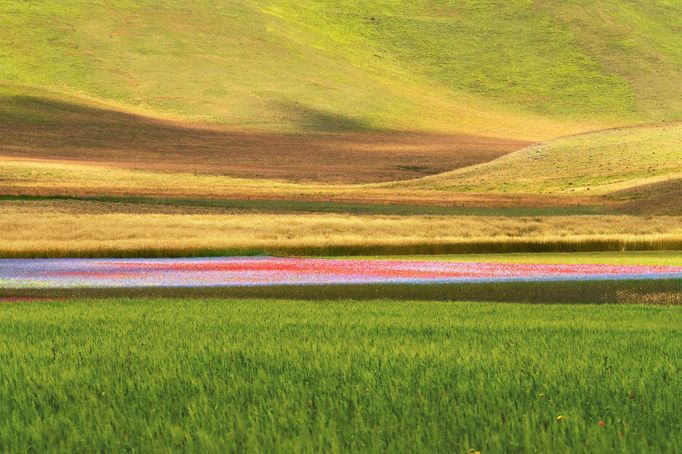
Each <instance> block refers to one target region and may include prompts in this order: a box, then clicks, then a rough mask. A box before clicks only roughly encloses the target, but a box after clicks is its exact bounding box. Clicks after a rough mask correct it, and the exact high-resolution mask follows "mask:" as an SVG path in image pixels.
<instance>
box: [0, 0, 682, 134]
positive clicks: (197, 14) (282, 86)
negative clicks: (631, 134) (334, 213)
mask: <svg viewBox="0 0 682 454" xmlns="http://www.w3.org/2000/svg"><path fill="white" fill-rule="evenodd" d="M535 3H536V4H533V3H532V2H528V1H525V0H523V1H518V0H517V1H514V2H508V1H501V0H499V1H491V0H487V1H484V0H477V1H464V2H457V3H456V4H448V5H444V4H442V3H441V2H433V1H426V0H421V1H416V2H415V1H409V2H408V1H405V0H398V1H382V2H376V1H369V0H356V1H353V2H346V1H344V2H340V1H339V2H329V1H325V2H321V1H311V2H294V1H280V2H268V1H265V0H263V1H259V0H251V1H244V0H242V1H233V2H225V3H218V4H216V3H215V2H208V1H196V2H193V3H192V4H190V5H182V6H180V5H178V4H177V3H175V2H170V1H163V0H154V1H146V2H129V1H122V0H119V1H115V2H104V1H99V2H84V1H79V0H69V1H64V2H59V3H53V4H47V3H26V2H3V3H0V15H1V16H2V17H3V20H2V21H1V23H0V35H1V36H2V37H3V39H2V40H0V54H1V55H2V56H3V59H4V61H5V64H3V65H2V67H0V80H5V81H7V82H9V83H12V84H24V85H31V86H45V87H51V88H54V89H58V90H63V91H67V92H70V93H75V92H78V93H83V94H86V95H89V96H93V97H96V98H101V99H107V100H113V101H117V102H120V103H122V104H123V105H126V106H128V107H132V108H135V109H141V110H143V111H144V110H149V111H154V112H166V113H170V114H174V115H178V116H181V117H184V118H187V117H189V118H193V119H196V120H200V121H211V122H219V123H223V124H228V125H232V126H240V127H249V128H251V127H254V128H262V129H272V130H289V131H290V130H296V131H316V130H317V131H319V130H336V131H338V130H364V129H386V128H398V129H430V130H439V131H458V132H471V133H480V134H486V135H499V136H507V137H518V138H526V139H527V138H531V139H533V138H547V137H551V136H557V135H562V134H566V133H570V132H574V131H578V130H586V129H588V128H594V127H595V126H596V125H598V124H609V123H610V124H613V123H623V122H627V123H631V122H635V121H649V120H659V119H670V118H679V116H680V114H681V112H682V110H681V109H682V100H680V99H679V97H676V96H675V93H676V87H678V86H679V85H680V83H681V82H682V80H681V79H680V78H681V77H682V76H680V72H679V68H680V61H682V59H681V58H680V52H682V39H681V38H680V36H679V33H677V32H676V29H675V26H676V25H675V23H674V17H675V16H676V15H677V17H679V14H680V8H681V6H680V4H679V2H667V3H662V2H661V3H656V4H652V2H644V1H638V2H634V3H631V4H629V5H627V6H623V5H622V2H619V1H616V0H610V1H605V2H600V3H599V5H596V4H592V3H591V2H581V4H572V5H565V4H564V3H565V2H559V1H544V2H535ZM604 14H607V15H608V18H609V19H610V20H608V21H605V20H604V17H603V15H604ZM653 87H655V88H653Z"/></svg>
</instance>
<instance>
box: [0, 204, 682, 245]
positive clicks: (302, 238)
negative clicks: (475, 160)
mask: <svg viewBox="0 0 682 454" xmlns="http://www.w3.org/2000/svg"><path fill="white" fill-rule="evenodd" d="M0 231H2V232H4V233H3V235H2V237H0V254H2V255H3V256H55V255H67V256H68V255H76V256H79V255H95V256H101V255H106V254H114V255H116V254H121V253H124V252H127V253H130V252H135V253H136V254H141V255H150V254H151V255H155V254H160V253H163V252H166V253H174V254H180V253H185V254H190V255H196V254H200V253H210V252H212V251H213V253H215V252H219V251H229V250H236V251H241V252H248V251H253V252H273V253H274V252H279V253H286V252H291V253H296V252H301V253H304V252H311V251H312V252H315V251H319V252H320V253H324V252H325V248H345V249H344V250H347V251H349V252H352V251H353V248H358V251H357V252H362V251H363V250H364V249H363V248H370V251H375V252H377V253H381V252H382V247H384V248H388V249H389V250H390V249H391V248H400V249H401V250H402V253H405V254H408V253H413V252H415V251H414V248H417V247H420V246H421V247H424V246H425V245H430V247H432V248H434V249H433V251H432V252H433V253H438V252H446V251H447V250H448V249H447V248H448V247H451V248H452V247H456V246H457V245H460V246H461V247H462V248H466V247H469V248H473V249H474V250H475V249H476V247H477V245H478V246H480V247H492V246H490V245H491V244H492V245H497V247H498V248H502V249H504V248H505V246H506V247H510V248H512V249H513V248H517V249H519V251H521V250H524V248H525V249H528V250H533V249H532V248H533V247H540V248H542V247H544V248H545V249H547V250H552V248H553V246H552V244H564V246H561V247H564V248H566V247H569V246H566V245H570V244H572V245H573V247H574V248H576V249H581V245H591V246H592V247H594V248H596V249H597V250H599V249H600V248H606V247H607V246H606V245H608V249H613V248H614V246H613V244H621V243H622V244H624V245H626V246H625V247H627V248H634V249H638V248H639V249H665V247H664V246H665V244H669V243H670V242H679V241H682V217H676V216H658V217H639V216H614V215H586V216H546V217H502V216H384V215H350V214H331V213H326V214H316V213H292V214H273V213H259V212H252V211H243V210H242V211H239V210H225V209H212V208H207V207H172V206H154V205H139V204H118V203H108V204H107V203H96V202H75V201H31V202H21V201H4V202H1V203H0ZM27 232H30V235H27ZM599 243H602V244H604V246H598V244H599ZM628 244H630V246H627V245H628ZM637 244H639V246H636V245H637ZM481 245H484V246H481ZM485 245H487V246H485ZM533 245H535V246H533ZM542 245H544V246H542ZM556 247H559V248H561V247H560V246H556ZM371 248H375V249H371ZM365 252H366V250H365ZM517 252H518V251H517Z"/></svg>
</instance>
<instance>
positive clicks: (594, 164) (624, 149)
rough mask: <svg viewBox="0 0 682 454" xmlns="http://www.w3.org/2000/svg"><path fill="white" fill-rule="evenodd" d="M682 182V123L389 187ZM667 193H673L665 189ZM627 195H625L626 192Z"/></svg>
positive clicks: (608, 186)
mask: <svg viewBox="0 0 682 454" xmlns="http://www.w3.org/2000/svg"><path fill="white" fill-rule="evenodd" d="M679 178H682V123H669V124H660V125H655V126H639V127H632V128H619V129H612V130H605V131H597V132H592V133H587V134H580V135H576V136H570V137H564V138H560V139H555V140H551V141H548V142H542V143H537V144H533V145H530V146H529V147H527V148H524V149H523V150H519V151H516V152H514V153H511V154H508V155H506V156H504V157H502V158H499V159H496V160H494V161H491V162H488V163H484V164H480V165H476V166H471V167H468V168H465V169H459V170H455V171H452V172H446V173H443V174H439V175H434V176H431V177H424V178H422V179H420V180H415V181H410V182H401V183H396V184H395V185H389V186H400V187H403V188H405V187H411V188H414V189H436V190H448V191H455V192H516V193H519V192H527V193H555V194H556V193H572V194H576V193H579V194H585V195H594V194H607V193H613V192H618V191H624V190H626V189H632V188H635V187H638V186H642V185H650V184H654V183H662V182H669V181H672V180H675V179H679ZM659 188H660V189H661V190H662V191H661V194H659V195H664V194H665V193H666V192H667V191H666V190H663V188H664V186H659ZM621 195H622V194H621Z"/></svg>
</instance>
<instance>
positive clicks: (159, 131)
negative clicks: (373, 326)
mask: <svg viewBox="0 0 682 454" xmlns="http://www.w3.org/2000/svg"><path fill="white" fill-rule="evenodd" d="M278 108H280V109H281V110H282V111H283V112H287V113H288V115H291V116H292V118H294V119H295V122H296V123H297V124H299V125H300V127H301V128H302V129H304V130H305V131H308V132H306V133H296V134H286V133H274V132H262V131H245V130H235V129H227V128H219V127H213V128H211V127H202V126H198V125H194V124H191V123H180V122H171V121H165V120H160V119H155V118H151V117H146V116H142V115H136V114H131V113H126V112H121V111H117V110H113V109H109V108H106V107H99V106H94V105H86V104H79V103H74V102H67V101H63V100H59V99H52V98H44V97H38V96H25V95H18V96H16V95H15V96H2V95H1V94H0V131H2V134H0V156H5V157H15V158H39V159H52V160H61V161H69V162H89V163H95V164H97V163H100V164H102V165H110V166H119V167H125V168H132V169H145V170H159V171H168V172H197V173H208V174H219V175H229V176H235V177H245V178H271V179H282V180H288V181H297V182H327V183H368V182H381V181H395V180H402V179H410V178H416V177H420V176H424V175H429V174H434V173H440V172H444V171H448V170H452V169H455V168H459V167H464V166H468V165H472V164H477V163H480V162H484V161H489V160H492V159H495V158H497V157H499V156H501V155H503V154H506V153H509V152H511V151H515V150H517V149H520V148H522V147H524V146H525V145H527V143H526V142H519V141H514V140H506V139H495V138H485V137H473V136H463V135H447V134H430V133H419V132H391V131H376V130H372V129H371V128H370V126H369V125H368V124H367V123H365V122H363V121H359V120H356V119H352V118H347V117H344V116H342V115H336V114H333V113H329V112H324V111H321V110H319V109H314V108H310V107H306V106H304V105H301V104H298V103H290V102H284V103H280V104H279V106H278Z"/></svg>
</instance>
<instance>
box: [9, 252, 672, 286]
mask: <svg viewBox="0 0 682 454" xmlns="http://www.w3.org/2000/svg"><path fill="white" fill-rule="evenodd" d="M678 278H679V279H682V266H653V265H646V266H637V265H606V264H546V263H545V264H532V263H486V262H447V261H422V260H419V261H414V260H385V259H381V260H357V259H321V258H278V257H219V258H189V259H4V260H0V288H80V287H83V288H109V287H112V288H113V287H122V288H132V287H220V286H225V287H244V286H267V285H329V284H439V283H441V284H442V283H486V282H487V283H494V282H553V281H598V280H619V281H622V280H636V279H646V280H651V279H678Z"/></svg>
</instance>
